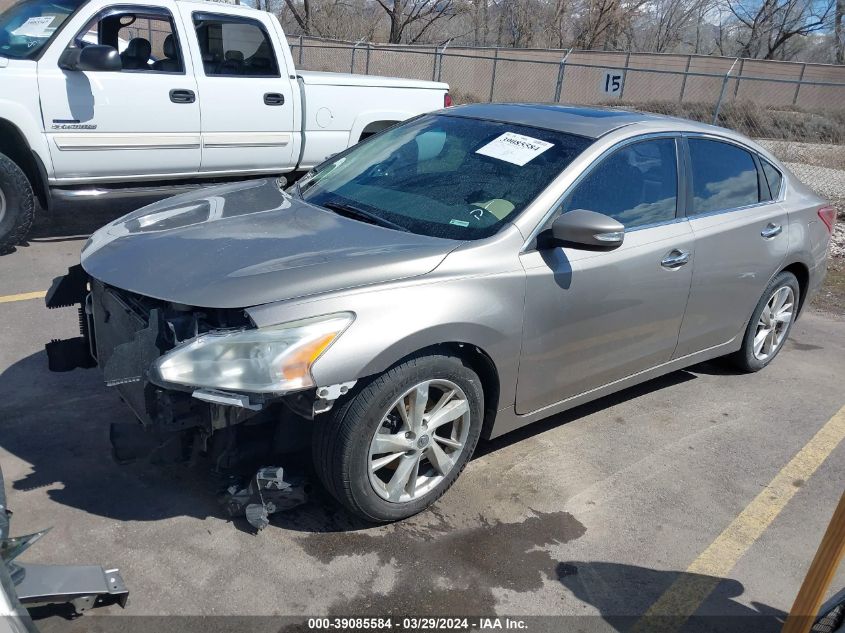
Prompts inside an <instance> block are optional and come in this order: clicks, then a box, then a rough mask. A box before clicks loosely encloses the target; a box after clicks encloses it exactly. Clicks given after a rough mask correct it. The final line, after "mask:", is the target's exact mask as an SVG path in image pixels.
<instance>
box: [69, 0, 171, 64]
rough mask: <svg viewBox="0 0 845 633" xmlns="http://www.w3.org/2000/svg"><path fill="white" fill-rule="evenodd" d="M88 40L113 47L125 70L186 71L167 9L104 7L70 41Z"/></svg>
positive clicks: (79, 43) (85, 42)
mask: <svg viewBox="0 0 845 633" xmlns="http://www.w3.org/2000/svg"><path fill="white" fill-rule="evenodd" d="M91 44H105V45H107V46H113V47H114V48H116V49H117V51H118V52H119V53H120V61H121V63H122V65H123V71H124V72H138V71H140V72H160V73H184V72H185V64H184V62H183V58H182V47H181V46H180V43H179V36H178V34H177V33H176V28H175V26H174V24H173V17H172V16H171V15H170V12H169V11H167V10H166V9H158V8H153V7H143V8H142V7H138V8H137V9H135V8H133V7H120V9H119V10H116V9H107V10H106V11H104V12H102V13H100V14H99V15H97V16H96V17H95V18H94V19H93V20H91V22H89V23H88V25H87V26H86V27H85V28H84V29H82V31H80V32H79V34H78V35H77V36H76V38H75V39H74V43H73V45H74V46H77V47H80V48H84V47H85V46H90V45H91Z"/></svg>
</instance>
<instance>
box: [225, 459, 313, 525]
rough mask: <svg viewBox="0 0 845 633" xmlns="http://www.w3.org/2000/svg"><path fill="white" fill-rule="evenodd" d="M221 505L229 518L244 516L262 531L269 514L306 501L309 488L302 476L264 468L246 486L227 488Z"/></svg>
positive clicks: (277, 469) (268, 520) (288, 508)
mask: <svg viewBox="0 0 845 633" xmlns="http://www.w3.org/2000/svg"><path fill="white" fill-rule="evenodd" d="M220 501H221V503H222V504H223V506H224V508H225V509H226V512H227V513H228V514H229V516H230V517H237V516H245V517H246V520H247V522H248V523H249V524H250V525H251V526H252V527H254V528H255V529H256V531H261V530H263V529H264V528H265V527H267V526H268V525H269V523H270V515H271V514H274V513H276V512H282V511H284V510H290V509H292V508H295V507H297V506H300V505H302V504H304V503H305V502H306V501H308V484H307V482H306V479H305V477H304V476H302V475H299V474H294V473H290V472H286V471H285V469H284V468H282V467H281V466H266V467H264V468H260V469H258V472H256V473H255V476H254V477H251V478H250V479H249V482H248V483H246V484H233V485H231V486H229V487H228V488H227V489H226V492H225V493H224V494H223V495H222V496H221V499H220Z"/></svg>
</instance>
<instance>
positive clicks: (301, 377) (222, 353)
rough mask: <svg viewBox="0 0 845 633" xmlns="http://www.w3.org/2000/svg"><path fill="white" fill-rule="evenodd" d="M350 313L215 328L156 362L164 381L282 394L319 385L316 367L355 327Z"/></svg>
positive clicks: (155, 367) (161, 378)
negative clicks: (230, 328)
mask: <svg viewBox="0 0 845 633" xmlns="http://www.w3.org/2000/svg"><path fill="white" fill-rule="evenodd" d="M353 318H354V316H353V315H352V314H351V313H349V312H342V313H339V314H330V315H327V316H323V317H317V318H314V319H304V320H302V321H293V322H290V323H285V324H283V325H277V326H274V327H265V328H258V329H255V330H240V331H237V332H209V333H207V334H201V335H200V336H198V337H197V338H195V339H193V340H191V341H189V342H187V343H184V344H182V345H180V346H179V347H176V348H175V349H173V350H171V351H170V352H168V353H167V354H164V355H163V356H161V357H160V358H159V359H158V360H156V362H155V363H154V364H153V367H152V371H153V374H154V376H155V377H156V378H158V379H160V380H161V381H163V382H168V383H175V384H177V385H187V386H192V387H210V388H214V389H231V390H234V391H246V392H252V393H277V392H288V391H295V390H298V389H306V388H308V387H313V386H314V379H313V378H312V376H311V367H312V365H313V364H314V361H316V360H317V359H318V358H319V357H320V355H321V354H322V353H323V352H325V351H326V349H327V348H328V347H329V345H331V344H332V342H334V340H335V339H336V338H337V337H338V336H340V335H341V333H342V332H343V331H344V330H345V329H346V328H347V327H349V324H350V323H352V320H353Z"/></svg>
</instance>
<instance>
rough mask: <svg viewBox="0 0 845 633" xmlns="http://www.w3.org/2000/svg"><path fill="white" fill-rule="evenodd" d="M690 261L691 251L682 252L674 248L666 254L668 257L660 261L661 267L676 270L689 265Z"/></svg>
mask: <svg viewBox="0 0 845 633" xmlns="http://www.w3.org/2000/svg"><path fill="white" fill-rule="evenodd" d="M689 259H690V255H689V251H682V250H679V249H677V248H673V249H672V250H671V251H669V252H668V253H666V256H665V257H664V258H663V259H662V260H661V261H660V265H661V266H663V268H669V269H670V270H674V269H676V268H680V267H681V266H683V265H684V264H687V263H689Z"/></svg>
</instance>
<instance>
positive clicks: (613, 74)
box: [601, 70, 625, 97]
mask: <svg viewBox="0 0 845 633" xmlns="http://www.w3.org/2000/svg"><path fill="white" fill-rule="evenodd" d="M624 83H625V72H624V71H622V70H605V71H604V73H602V78H601V91H602V92H603V93H604V94H606V95H607V96H609V97H620V96H622V86H623V85H624Z"/></svg>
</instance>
